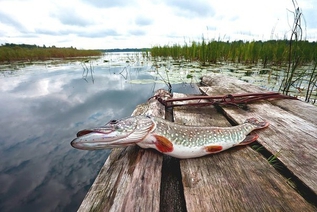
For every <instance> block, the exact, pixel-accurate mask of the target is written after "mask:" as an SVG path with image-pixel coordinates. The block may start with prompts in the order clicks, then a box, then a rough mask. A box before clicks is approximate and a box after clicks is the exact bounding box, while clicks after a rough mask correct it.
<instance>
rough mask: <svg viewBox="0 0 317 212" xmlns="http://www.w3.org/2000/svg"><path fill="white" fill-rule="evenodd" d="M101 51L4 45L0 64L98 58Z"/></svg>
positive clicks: (0, 48)
mask: <svg viewBox="0 0 317 212" xmlns="http://www.w3.org/2000/svg"><path fill="white" fill-rule="evenodd" d="M101 54H102V52H101V51H96V50H78V49H76V48H73V47H69V48H57V47H55V46H52V47H46V46H43V47H39V46H36V45H28V44H21V45H18V44H5V45H2V46H0V63H1V62H14V61H36V60H48V59H52V58H59V59H65V58H70V57H87V56H100V55H101Z"/></svg>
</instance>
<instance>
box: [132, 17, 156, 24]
mask: <svg viewBox="0 0 317 212" xmlns="http://www.w3.org/2000/svg"><path fill="white" fill-rule="evenodd" d="M152 23H153V20H152V19H151V18H148V17H144V16H140V15H139V16H137V17H136V18H135V24H137V25H141V26H147V25H151V24H152Z"/></svg>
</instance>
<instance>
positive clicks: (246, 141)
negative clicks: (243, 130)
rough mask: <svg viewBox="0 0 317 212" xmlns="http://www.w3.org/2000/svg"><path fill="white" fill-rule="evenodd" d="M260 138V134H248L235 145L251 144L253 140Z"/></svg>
mask: <svg viewBox="0 0 317 212" xmlns="http://www.w3.org/2000/svg"><path fill="white" fill-rule="evenodd" d="M258 138H259V135H258V134H256V133H253V134H250V135H247V136H246V137H245V139H244V140H243V141H241V142H240V143H238V144H236V145H235V146H243V145H248V144H251V143H252V142H254V141H256V139H258Z"/></svg>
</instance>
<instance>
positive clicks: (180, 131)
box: [153, 118, 256, 147]
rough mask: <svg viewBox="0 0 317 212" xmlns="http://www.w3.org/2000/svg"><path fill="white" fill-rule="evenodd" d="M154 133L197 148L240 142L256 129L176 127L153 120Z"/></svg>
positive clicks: (252, 127)
mask: <svg viewBox="0 0 317 212" xmlns="http://www.w3.org/2000/svg"><path fill="white" fill-rule="evenodd" d="M153 120H154V122H155V123H156V130H155V133H158V134H161V135H163V136H165V137H167V138H169V140H170V141H171V142H172V143H174V144H177V145H183V146H186V147H197V146H202V145H208V144H215V143H219V142H232V141H237V140H239V141H242V140H243V139H244V137H245V135H246V134H248V133H250V132H251V131H252V130H254V129H256V127H255V126H254V125H251V124H249V123H244V124H241V125H238V126H234V127H228V128H220V127H199V126H188V125H178V124H175V123H172V122H169V121H166V120H163V119H158V118H153Z"/></svg>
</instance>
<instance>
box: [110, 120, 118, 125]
mask: <svg viewBox="0 0 317 212" xmlns="http://www.w3.org/2000/svg"><path fill="white" fill-rule="evenodd" d="M117 123H118V121H117V120H115V119H113V120H110V121H109V124H117Z"/></svg>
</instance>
